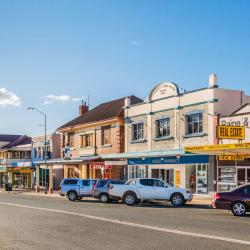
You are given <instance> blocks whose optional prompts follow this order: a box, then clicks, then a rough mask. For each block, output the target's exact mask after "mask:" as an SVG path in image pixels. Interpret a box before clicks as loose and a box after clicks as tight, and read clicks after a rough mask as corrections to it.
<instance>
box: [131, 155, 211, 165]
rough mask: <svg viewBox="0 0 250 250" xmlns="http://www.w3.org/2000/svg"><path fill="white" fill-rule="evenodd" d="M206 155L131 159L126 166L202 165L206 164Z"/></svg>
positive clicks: (207, 157) (207, 160)
mask: <svg viewBox="0 0 250 250" xmlns="http://www.w3.org/2000/svg"><path fill="white" fill-rule="evenodd" d="M208 162H209V156H208V155H192V156H191V155H190V156H187V155H184V156H180V157H176V156H168V157H150V158H131V159H128V165H151V164H152V165H161V164H196V163H197V164H198V163H200V164H202V163H204V164H205V163H208Z"/></svg>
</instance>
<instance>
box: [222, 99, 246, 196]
mask: <svg viewBox="0 0 250 250" xmlns="http://www.w3.org/2000/svg"><path fill="white" fill-rule="evenodd" d="M219 125H220V126H223V128H224V129H225V131H224V132H225V133H224V136H225V137H231V138H225V139H220V140H219V144H221V145H233V144H235V143H243V144H244V143H250V104H249V103H247V104H245V105H243V106H242V107H241V108H240V109H238V110H236V111H235V112H233V113H232V114H230V115H228V116H221V117H220V119H219ZM234 128H235V129H237V130H238V131H240V132H241V130H242V131H243V132H242V134H236V135H238V136H240V137H241V136H242V138H240V139H239V138H236V139H234V138H233V137H237V136H234V135H232V134H229V133H227V131H229V129H230V130H233V129H234ZM249 153H250V151H249ZM217 158H218V190H219V191H226V190H231V189H233V188H235V187H237V186H240V185H243V184H246V183H250V155H249V154H245V155H244V154H243V155H242V154H238V155H237V152H236V155H228V154H227V155H223V154H222V155H220V156H217Z"/></svg>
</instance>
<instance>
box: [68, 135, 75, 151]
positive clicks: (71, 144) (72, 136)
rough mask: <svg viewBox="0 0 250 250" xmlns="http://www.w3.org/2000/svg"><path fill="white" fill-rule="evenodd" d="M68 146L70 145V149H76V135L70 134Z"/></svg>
mask: <svg viewBox="0 0 250 250" xmlns="http://www.w3.org/2000/svg"><path fill="white" fill-rule="evenodd" d="M68 144H69V147H71V148H73V147H74V134H73V133H69V134H68Z"/></svg>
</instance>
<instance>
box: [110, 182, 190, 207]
mask: <svg viewBox="0 0 250 250" xmlns="http://www.w3.org/2000/svg"><path fill="white" fill-rule="evenodd" d="M109 196H110V197H111V198H112V199H114V200H122V201H123V202H124V203H125V204H127V205H129V206H132V205H135V204H137V203H139V202H144V201H151V200H166V201H170V202H171V203H172V205H173V206H175V207H178V206H183V205H184V204H185V203H186V201H191V200H192V198H193V196H192V194H191V193H190V192H189V191H186V190H185V189H184V188H177V187H172V186H170V185H169V184H167V183H165V182H163V181H162V180H161V179H155V178H141V179H131V180H129V181H127V182H126V183H125V184H124V185H115V184H113V185H111V186H110V189H109Z"/></svg>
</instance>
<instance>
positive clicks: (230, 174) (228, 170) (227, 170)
mask: <svg viewBox="0 0 250 250" xmlns="http://www.w3.org/2000/svg"><path fill="white" fill-rule="evenodd" d="M236 186H237V185H236V168H235V167H221V168H219V173H218V189H219V191H228V190H231V189H233V188H235V187H236Z"/></svg>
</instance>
